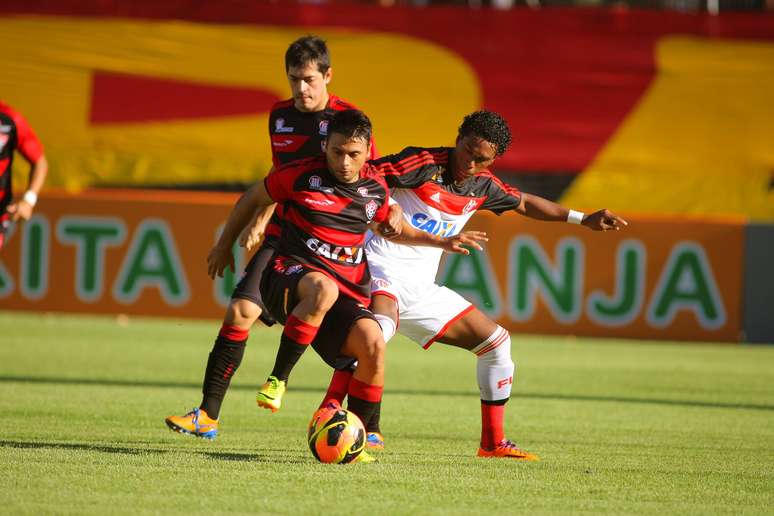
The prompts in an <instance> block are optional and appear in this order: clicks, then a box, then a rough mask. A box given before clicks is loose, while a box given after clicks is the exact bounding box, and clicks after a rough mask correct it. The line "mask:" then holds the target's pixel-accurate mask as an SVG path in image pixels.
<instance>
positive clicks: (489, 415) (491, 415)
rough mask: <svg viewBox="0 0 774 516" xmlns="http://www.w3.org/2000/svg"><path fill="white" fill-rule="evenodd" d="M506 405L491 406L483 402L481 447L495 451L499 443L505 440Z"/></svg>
mask: <svg viewBox="0 0 774 516" xmlns="http://www.w3.org/2000/svg"><path fill="white" fill-rule="evenodd" d="M504 414H505V404H500V405H491V404H489V403H485V402H483V401H482V402H481V447H482V448H483V449H485V450H493V449H494V448H495V446H497V443H499V442H500V441H502V440H503V439H505V432H504V431H503V415H504Z"/></svg>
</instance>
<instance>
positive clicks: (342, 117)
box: [328, 109, 372, 143]
mask: <svg viewBox="0 0 774 516" xmlns="http://www.w3.org/2000/svg"><path fill="white" fill-rule="evenodd" d="M371 130H372V127H371V120H369V118H368V117H367V116H366V114H365V113H363V112H362V111H360V110H359V109H345V110H344V111H337V112H336V113H335V114H334V115H333V116H332V117H331V118H330V122H329V123H328V136H330V135H331V134H333V133H338V134H341V135H343V136H344V137H346V138H362V139H363V140H364V141H365V142H366V143H370V142H371Z"/></svg>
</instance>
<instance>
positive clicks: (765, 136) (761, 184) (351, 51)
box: [0, 0, 774, 221]
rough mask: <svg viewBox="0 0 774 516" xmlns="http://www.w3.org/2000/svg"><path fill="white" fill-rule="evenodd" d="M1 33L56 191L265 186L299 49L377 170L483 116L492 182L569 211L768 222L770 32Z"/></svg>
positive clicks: (87, 2) (766, 27) (570, 18)
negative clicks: (490, 139)
mask: <svg viewBox="0 0 774 516" xmlns="http://www.w3.org/2000/svg"><path fill="white" fill-rule="evenodd" d="M3 14H4V16H0V31H2V33H3V38H4V56H3V57H4V58H3V69H4V73H3V76H2V77H0V91H1V92H2V96H3V98H4V99H5V100H6V101H8V102H10V103H11V104H14V105H15V106H16V107H18V108H19V109H20V110H21V111H22V112H24V113H25V114H26V115H27V116H28V118H29V119H30V121H31V122H32V124H33V125H34V126H35V127H36V128H37V130H38V132H39V133H40V135H41V136H42V139H43V140H44V142H45V144H46V146H47V149H48V153H49V157H50V158H51V162H52V171H51V184H52V185H55V186H64V187H68V188H70V189H75V188H78V187H83V186H94V185H102V186H106V185H107V186H110V185H125V184H134V185H153V184H156V185H158V184H190V183H214V182H216V183H223V182H230V181H240V182H245V181H251V180H254V179H255V178H258V177H260V176H262V175H263V174H264V173H265V171H266V170H267V168H268V166H269V163H270V161H269V149H268V145H267V138H266V134H265V133H266V127H265V125H266V115H267V110H268V108H269V106H270V104H271V102H272V101H273V100H275V99H278V98H283V97H285V96H286V95H287V86H286V84H285V80H284V77H283V73H282V72H283V64H282V53H283V51H284V49H285V47H286V46H287V44H288V42H289V41H291V40H292V39H294V38H295V37H297V36H299V35H301V34H305V33H309V32H314V33H319V34H320V35H322V36H323V37H325V38H326V39H327V40H328V41H329V43H330V45H331V48H332V51H333V56H334V81H333V85H332V89H333V91H334V92H336V93H338V94H340V95H341V96H343V97H345V98H348V99H350V100H352V101H353V102H355V103H356V104H358V105H359V106H360V107H362V108H363V109H365V110H366V111H367V112H368V113H369V114H370V115H371V116H372V118H373V120H374V122H375V126H376V136H377V141H378V142H379V147H380V149H381V150H382V151H383V152H393V151H397V150H399V149H400V148H402V147H403V146H406V145H417V144H419V145H443V144H449V143H451V142H452V141H453V138H454V133H455V129H456V127H457V125H458V124H459V121H460V119H461V117H462V116H463V115H464V114H465V113H467V112H470V111H472V110H474V109H477V108H479V107H482V106H484V107H487V108H489V109H494V110H496V111H499V112H501V113H502V114H504V115H505V117H506V118H507V119H508V121H509V122H510V124H511V125H512V127H513V129H514V132H515V135H516V140H515V144H514V145H513V148H512V149H511V150H510V151H509V152H508V153H507V154H506V155H505V156H503V158H502V160H501V161H500V163H499V165H498V166H499V169H500V172H501V173H503V174H508V173H512V174H529V175H538V176H544V177H555V178H561V182H562V184H563V185H565V186H566V188H563V190H562V191H563V196H562V199H561V200H562V201H564V202H566V203H567V204H571V205H573V206H575V207H577V208H586V209H588V208H593V207H597V206H601V205H605V206H608V207H610V208H613V209H619V210H621V209H626V210H633V211H636V212H639V213H662V214H663V213H673V214H710V215H717V214H735V215H743V216H747V217H750V218H752V219H754V220H759V221H772V220H774V193H772V187H771V186H772V176H771V174H772V172H771V171H772V169H774V146H772V145H771V142H772V141H774V16H772V15H766V14H740V13H721V15H719V16H709V15H703V14H701V15H688V14H682V13H675V12H663V11H636V10H633V11H629V10H621V9H618V10H598V9H543V10H529V9H516V10H512V11H507V12H495V11H491V10H487V9H480V10H468V9H460V8H453V7H445V8H426V9H412V8H397V7H396V8H380V7H378V6H362V5H356V4H348V5H347V4H344V5H322V6H320V5H303V4H301V5H297V4H288V3H285V2H281V3H280V2H277V3H275V2H251V1H248V0H231V1H228V2H219V1H215V0H211V1H206V0H205V1H199V0H177V1H175V2H155V1H151V0H137V1H133V2H122V1H119V0H99V1H98V0H83V1H80V0H79V1H76V0H60V1H57V2H49V1H45V0H5V1H4V2H2V5H0V15H3ZM18 176H19V177H20V179H21V178H22V176H23V174H18ZM573 179H574V180H573Z"/></svg>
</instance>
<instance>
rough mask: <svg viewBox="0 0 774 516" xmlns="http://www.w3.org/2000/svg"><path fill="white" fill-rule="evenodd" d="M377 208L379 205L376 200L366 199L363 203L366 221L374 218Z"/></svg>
mask: <svg viewBox="0 0 774 516" xmlns="http://www.w3.org/2000/svg"><path fill="white" fill-rule="evenodd" d="M378 209H379V205H378V204H377V203H376V201H368V202H367V203H366V205H365V212H366V217H368V222H371V219H373V218H374V215H376V210H378Z"/></svg>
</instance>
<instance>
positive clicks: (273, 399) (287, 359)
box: [256, 272, 339, 412]
mask: <svg viewBox="0 0 774 516" xmlns="http://www.w3.org/2000/svg"><path fill="white" fill-rule="evenodd" d="M296 289H297V295H298V299H299V301H298V303H297V304H296V306H295V307H294V308H293V311H292V312H291V313H290V315H288V318H287V321H286V322H285V329H284V331H283V332H282V337H281V338H280V346H279V349H278V350H277V357H276V359H275V362H274V369H272V372H271V375H270V376H269V378H268V379H267V380H266V383H264V384H263V385H262V386H261V387H260V389H258V394H257V395H256V402H257V403H258V406H259V407H262V408H266V409H269V410H271V411H272V412H276V411H277V410H279V409H280V406H281V405H282V395H283V394H284V393H285V386H286V384H287V381H288V378H289V377H290V373H291V371H292V370H293V367H294V366H295V365H296V363H297V362H298V360H299V358H301V355H303V354H304V351H306V348H307V347H308V346H309V344H311V343H312V341H313V340H314V338H315V337H316V336H317V331H318V330H319V329H320V324H322V320H323V318H324V317H325V314H326V313H328V310H330V308H331V307H332V306H333V303H335V302H336V299H338V297H339V288H338V287H337V286H336V283H335V282H334V281H333V280H332V279H330V278H329V277H328V276H326V275H325V274H322V273H320V272H309V273H307V274H305V275H304V276H303V277H302V278H301V279H300V280H299V281H298V285H297V287H296Z"/></svg>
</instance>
